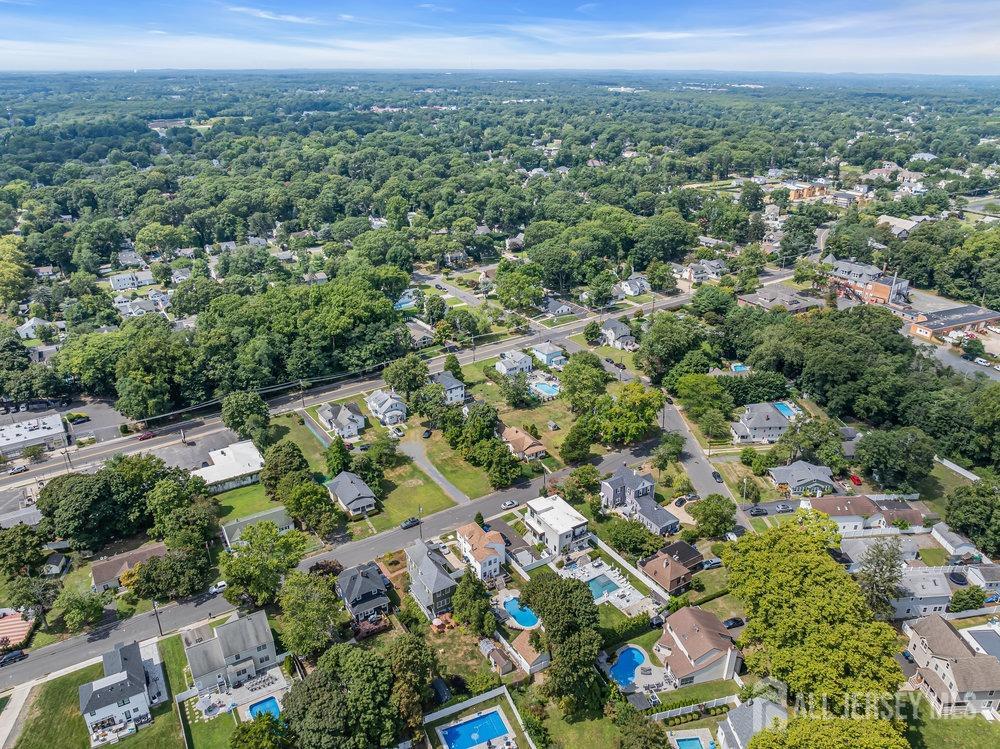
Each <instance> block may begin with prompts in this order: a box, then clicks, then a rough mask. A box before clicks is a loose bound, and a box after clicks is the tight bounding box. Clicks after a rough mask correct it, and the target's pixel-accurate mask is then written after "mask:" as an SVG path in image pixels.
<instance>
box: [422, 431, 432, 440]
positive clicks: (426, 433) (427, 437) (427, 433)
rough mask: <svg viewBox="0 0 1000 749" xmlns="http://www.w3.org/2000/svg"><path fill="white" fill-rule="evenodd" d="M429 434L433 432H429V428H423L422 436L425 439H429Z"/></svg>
mask: <svg viewBox="0 0 1000 749" xmlns="http://www.w3.org/2000/svg"><path fill="white" fill-rule="evenodd" d="M431 434H433V432H431V430H430V429H425V430H424V433H423V435H422V436H423V438H424V439H425V440H426V439H430V436H431Z"/></svg>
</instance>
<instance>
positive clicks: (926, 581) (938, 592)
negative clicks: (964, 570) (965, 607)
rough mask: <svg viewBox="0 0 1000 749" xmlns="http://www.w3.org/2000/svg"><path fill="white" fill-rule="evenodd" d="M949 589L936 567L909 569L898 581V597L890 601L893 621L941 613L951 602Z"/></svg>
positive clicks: (946, 581) (942, 574) (941, 573)
mask: <svg viewBox="0 0 1000 749" xmlns="http://www.w3.org/2000/svg"><path fill="white" fill-rule="evenodd" d="M951 593H952V590H951V587H950V586H949V585H948V580H947V578H945V576H944V572H942V571H941V569H940V568H936V567H930V568H928V567H910V568H907V569H905V570H904V571H903V578H902V579H901V580H900V581H899V596H898V597H897V598H894V599H893V601H892V607H893V617H892V618H893V619H915V618H917V617H918V616H927V615H928V614H938V613H943V612H944V611H946V610H947V607H948V603H949V602H950V601H951Z"/></svg>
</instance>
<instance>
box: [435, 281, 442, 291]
mask: <svg viewBox="0 0 1000 749" xmlns="http://www.w3.org/2000/svg"><path fill="white" fill-rule="evenodd" d="M434 288H435V289H437V290H438V291H444V286H442V285H441V284H439V283H436V284H434Z"/></svg>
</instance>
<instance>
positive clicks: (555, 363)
mask: <svg viewBox="0 0 1000 749" xmlns="http://www.w3.org/2000/svg"><path fill="white" fill-rule="evenodd" d="M531 353H533V354H534V355H535V358H536V359H538V361H540V362H541V363H542V364H544V365H546V366H547V367H562V366H565V364H566V354H564V353H563V350H562V349H561V348H559V347H558V346H556V345H555V344H554V343H552V342H550V341H543V342H542V343H536V344H535V345H534V346H532V347H531Z"/></svg>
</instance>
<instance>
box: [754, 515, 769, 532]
mask: <svg viewBox="0 0 1000 749" xmlns="http://www.w3.org/2000/svg"><path fill="white" fill-rule="evenodd" d="M750 525H751V526H752V527H753V529H754V530H755V531H757V532H758V533H763V532H764V531H766V530H767V523H765V522H764V519H763V518H750Z"/></svg>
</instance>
